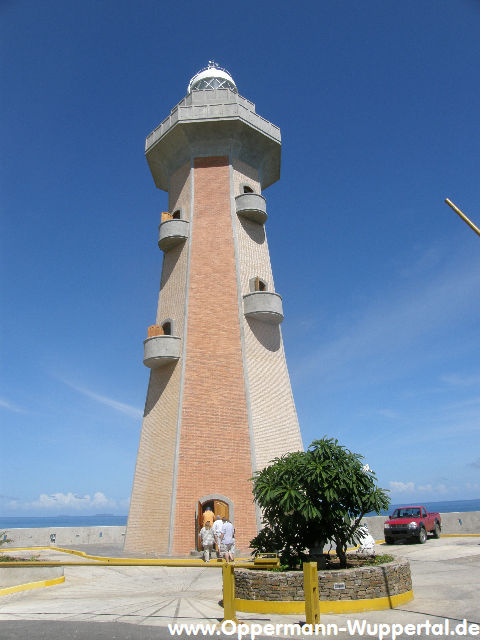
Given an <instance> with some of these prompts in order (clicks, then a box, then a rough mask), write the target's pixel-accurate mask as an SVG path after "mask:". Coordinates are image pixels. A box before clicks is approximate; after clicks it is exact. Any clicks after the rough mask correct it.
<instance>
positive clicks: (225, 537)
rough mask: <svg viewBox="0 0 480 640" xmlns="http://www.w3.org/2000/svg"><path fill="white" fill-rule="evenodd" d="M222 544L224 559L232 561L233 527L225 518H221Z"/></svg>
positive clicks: (233, 547)
mask: <svg viewBox="0 0 480 640" xmlns="http://www.w3.org/2000/svg"><path fill="white" fill-rule="evenodd" d="M222 521H223V525H222V544H223V546H224V548H225V560H226V561H227V562H233V560H234V557H233V552H234V550H235V529H234V528H233V524H232V523H231V522H230V520H227V518H222Z"/></svg>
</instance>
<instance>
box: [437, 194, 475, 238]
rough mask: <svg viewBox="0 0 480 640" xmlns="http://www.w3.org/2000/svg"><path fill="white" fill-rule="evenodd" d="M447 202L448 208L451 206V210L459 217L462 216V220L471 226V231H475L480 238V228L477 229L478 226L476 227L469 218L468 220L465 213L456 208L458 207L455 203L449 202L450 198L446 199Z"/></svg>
mask: <svg viewBox="0 0 480 640" xmlns="http://www.w3.org/2000/svg"><path fill="white" fill-rule="evenodd" d="M445 202H446V203H447V204H448V206H449V207H451V208H452V209H453V210H454V211H455V213H456V214H457V215H459V216H460V218H461V219H462V220H464V221H465V222H466V223H467V224H468V226H469V227H470V228H471V229H473V230H474V231H475V233H476V234H477V235H479V236H480V229H479V228H478V227H477V225H476V224H474V223H473V222H472V221H471V220H470V219H469V218H467V216H466V215H465V214H464V213H463V211H460V209H459V208H458V207H456V206H455V205H454V204H453V202H452V201H451V200H449V199H448V198H445Z"/></svg>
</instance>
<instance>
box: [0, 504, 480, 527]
mask: <svg viewBox="0 0 480 640" xmlns="http://www.w3.org/2000/svg"><path fill="white" fill-rule="evenodd" d="M409 504H410V505H413V504H415V505H417V504H418V505H423V506H425V507H426V509H427V511H438V512H439V513H454V512H456V511H480V498H476V499H474V500H442V501H436V502H432V501H428V500H426V501H422V500H411V501H406V502H399V503H395V504H392V505H390V507H389V508H388V510H384V511H382V512H381V514H380V515H383V516H386V515H388V514H390V513H392V511H393V510H394V509H396V508H398V507H404V506H408V505H409ZM373 515H376V514H370V513H369V514H367V516H373ZM127 518H128V516H127V515H121V516H119V515H113V514H111V513H96V514H94V515H67V514H62V515H57V516H2V515H0V529H2V530H3V529H31V528H34V529H37V528H44V527H124V526H126V524H127Z"/></svg>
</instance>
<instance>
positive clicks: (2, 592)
mask: <svg viewBox="0 0 480 640" xmlns="http://www.w3.org/2000/svg"><path fill="white" fill-rule="evenodd" d="M62 582H65V576H60V577H59V578H52V579H51V580H39V581H38V582H27V583H26V584H17V585H15V586H14V587H5V588H4V589H0V596H6V595H8V594H9V593H17V592H18V591H27V590H28V589H39V588H40V587H52V586H53V585H54V584H61V583H62Z"/></svg>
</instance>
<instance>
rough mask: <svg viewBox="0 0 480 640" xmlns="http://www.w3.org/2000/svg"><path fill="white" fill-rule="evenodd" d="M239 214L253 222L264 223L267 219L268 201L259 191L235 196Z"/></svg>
mask: <svg viewBox="0 0 480 640" xmlns="http://www.w3.org/2000/svg"><path fill="white" fill-rule="evenodd" d="M235 206H236V209H237V214H238V215H239V216H243V217H244V218H247V219H248V220H253V222H258V223H259V224H264V223H265V222H266V220H267V217H268V216H267V203H266V202H265V198H264V197H263V196H261V195H259V194H258V193H242V194H240V195H239V196H237V197H236V198H235Z"/></svg>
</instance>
